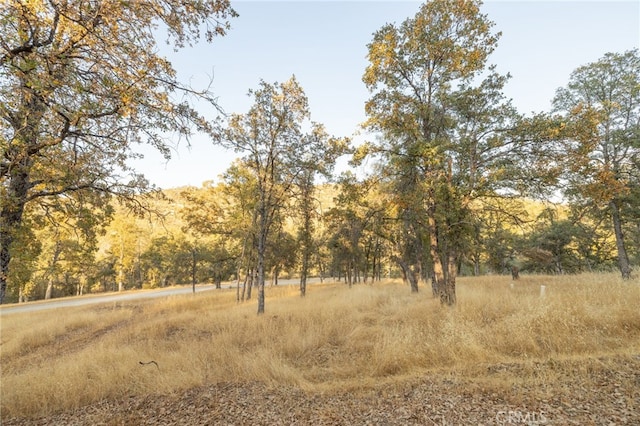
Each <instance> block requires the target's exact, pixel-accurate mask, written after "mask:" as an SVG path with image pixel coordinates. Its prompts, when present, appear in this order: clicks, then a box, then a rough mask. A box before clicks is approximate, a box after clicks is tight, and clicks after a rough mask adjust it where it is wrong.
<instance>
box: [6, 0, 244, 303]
mask: <svg viewBox="0 0 640 426" xmlns="http://www.w3.org/2000/svg"><path fill="white" fill-rule="evenodd" d="M235 15H236V13H235V11H234V10H233V9H232V8H231V7H230V5H229V2H228V0H202V1H198V2H184V1H181V0H138V1H128V2H124V1H116V0H93V1H75V0H46V1H45V0H39V1H27V2H25V1H21V0H6V1H3V2H2V3H1V4H0V123H1V124H0V178H1V179H2V182H1V184H0V196H1V197H0V200H1V201H2V204H1V206H0V301H1V300H2V298H3V296H4V293H5V290H6V285H7V276H8V274H9V266H10V263H11V262H10V261H11V257H12V245H13V242H14V240H15V238H16V235H17V234H18V233H19V232H20V228H21V226H22V222H23V213H24V210H25V206H27V204H29V203H37V202H40V201H42V200H47V199H51V198H57V197H64V196H65V194H68V193H70V192H78V191H86V192H91V191H98V192H101V193H103V194H107V195H116V196H121V197H131V196H133V195H134V194H136V193H139V192H141V191H145V190H146V189H147V187H148V183H147V181H146V180H145V179H144V178H143V177H142V176H140V175H139V174H137V173H135V171H134V170H132V169H131V168H130V166H129V163H128V160H129V159H130V158H134V157H136V156H137V154H136V147H137V146H138V145H139V144H149V145H152V146H153V147H155V148H157V149H158V150H160V152H162V153H163V154H164V155H165V156H166V157H167V158H168V157H169V156H170V152H171V151H170V146H171V144H172V140H175V139H176V135H178V136H182V137H188V136H189V135H190V134H191V132H192V131H193V130H194V129H197V130H204V131H209V130H210V128H209V126H208V124H207V122H206V120H205V119H204V118H203V117H202V116H201V115H200V114H199V113H198V112H197V111H196V110H195V109H194V108H193V107H192V106H191V98H198V99H201V100H205V101H208V102H209V103H210V104H212V105H213V106H214V107H215V106H216V102H215V99H214V98H213V96H212V95H211V94H210V93H209V92H208V91H206V90H204V91H197V90H194V89H191V88H189V87H187V86H185V85H183V84H181V83H180V81H179V80H178V79H177V76H176V72H175V70H174V69H173V67H172V65H171V63H170V62H169V61H168V60H167V59H166V58H164V57H162V56H161V55H160V54H159V53H158V46H157V43H156V36H157V34H159V33H160V31H161V30H162V31H165V32H166V34H167V42H168V43H170V44H172V45H173V47H174V48H176V49H178V48H181V47H183V46H185V45H189V44H190V43H192V42H194V41H195V40H197V39H198V38H199V37H200V36H201V35H202V34H204V36H205V37H206V39H207V41H211V40H212V39H213V38H214V37H215V36H218V35H223V34H225V32H226V31H227V30H228V20H229V19H230V18H231V17H233V16H235Z"/></svg>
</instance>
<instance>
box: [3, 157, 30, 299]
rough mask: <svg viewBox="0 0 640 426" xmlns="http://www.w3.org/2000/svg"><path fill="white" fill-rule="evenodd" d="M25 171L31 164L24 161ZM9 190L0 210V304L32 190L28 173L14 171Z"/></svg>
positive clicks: (4, 293)
mask: <svg viewBox="0 0 640 426" xmlns="http://www.w3.org/2000/svg"><path fill="white" fill-rule="evenodd" d="M24 162H25V163H26V164H24V168H25V169H29V166H30V162H28V160H24ZM11 173H12V174H11V177H10V178H9V185H8V188H7V197H6V199H4V200H3V203H2V209H1V210H0V304H2V303H3V301H4V297H5V295H6V292H7V279H8V277H9V263H11V251H10V249H11V245H12V244H13V242H14V239H15V234H16V232H18V231H19V229H20V224H21V223H22V214H23V213H24V206H25V204H26V202H27V201H26V200H27V192H28V191H29V188H30V182H29V175H28V172H27V171H21V170H17V171H15V172H14V171H12V172H11Z"/></svg>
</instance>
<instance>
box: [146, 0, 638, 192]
mask: <svg viewBox="0 0 640 426" xmlns="http://www.w3.org/2000/svg"><path fill="white" fill-rule="evenodd" d="M231 3H232V6H233V7H234V9H235V10H236V11H237V12H238V13H239V14H240V16H239V17H238V18H236V19H234V20H233V21H232V24H231V25H232V29H231V30H230V31H229V33H228V34H227V36H225V37H222V38H218V39H215V40H214V42H213V44H206V43H201V44H198V45H197V46H194V47H193V48H189V49H185V50H183V51H180V52H178V53H174V52H172V51H171V50H170V49H167V50H166V51H165V50H163V53H166V55H167V56H168V57H169V59H170V60H171V61H172V62H173V64H174V67H175V68H176V69H177V71H178V74H179V76H180V78H181V79H182V80H183V81H186V82H190V83H191V85H192V86H194V87H196V88H203V87H205V86H206V84H207V83H208V82H209V77H210V76H212V75H213V86H212V90H213V91H214V93H215V94H216V95H217V96H218V101H219V104H220V106H221V107H222V108H223V109H224V110H225V111H227V112H237V113H244V112H246V111H247V110H248V108H249V107H250V105H251V99H250V98H249V97H247V96H246V93H247V91H248V90H249V89H251V88H256V87H257V84H258V82H259V80H260V79H264V80H265V81H267V82H271V83H273V82H275V81H278V82H282V81H285V80H287V79H288V78H289V77H290V76H291V75H292V74H295V76H296V78H297V79H298V81H299V82H300V84H301V85H302V87H303V88H304V90H305V92H306V94H307V97H308V98H309V104H310V109H311V118H312V120H314V121H317V122H320V123H323V124H324V125H325V126H326V127H327V129H328V131H329V132H330V133H332V134H334V135H335V136H352V135H353V134H354V132H356V130H357V128H358V124H359V123H361V122H362V121H364V119H365V115H364V102H365V101H366V100H367V99H368V97H369V94H368V92H367V90H366V88H365V86H364V84H363V83H362V80H361V79H362V74H363V73H364V69H365V68H366V66H367V60H366V53H367V48H366V45H367V44H368V43H369V42H370V41H371V39H372V34H373V33H374V32H375V31H376V30H378V29H379V28H380V27H381V26H382V25H384V24H385V23H387V22H395V23H397V24H399V23H401V22H402V21H403V20H404V19H406V18H408V17H412V16H414V14H415V13H416V11H417V10H418V8H419V6H420V2H416V1H351V2H344V1H335V0H334V1H321V2H318V1H303V0H299V1H281V2H274V1H235V2H234V1H233V0H232V1H231ZM482 10H483V13H485V14H487V15H488V16H489V18H490V19H491V20H492V21H493V22H495V24H496V25H495V27H494V30H495V31H501V32H502V37H501V39H500V42H499V45H498V48H497V49H496V51H495V52H494V54H493V55H492V57H491V58H490V63H493V64H496V65H497V66H498V71H499V72H501V73H507V72H509V73H510V74H511V75H512V78H511V81H510V82H509V84H508V86H507V88H506V95H507V96H508V97H510V98H512V99H513V102H514V105H516V107H518V109H519V110H520V111H521V112H523V113H530V112H532V111H535V112H540V111H548V110H549V109H550V102H551V99H552V98H553V95H554V93H555V90H556V89H557V88H558V87H561V86H564V85H565V84H566V83H567V81H568V78H569V75H570V73H571V72H572V71H573V70H574V69H575V68H577V67H578V66H580V65H584V64H587V63H589V62H593V61H596V60H598V59H599V58H600V57H602V56H603V55H604V54H605V53H606V52H623V51H626V50H629V49H633V48H637V47H639V46H640V2H639V1H637V0H635V1H629V0H627V1H620V2H616V1H546V2H543V1H516V0H512V1H486V2H485V4H484V6H483V9H482ZM162 48H163V49H164V47H162ZM203 113H205V114H208V115H211V116H212V117H213V115H214V114H215V112H214V111H209V110H203ZM355 140H356V141H361V140H363V136H359V137H356V139H355ZM144 155H145V158H144V159H143V160H140V161H137V162H135V163H134V165H135V167H136V169H137V170H138V171H140V172H142V173H144V174H145V175H146V176H147V178H149V179H150V180H151V181H152V182H153V183H155V184H156V185H158V186H160V187H162V188H171V187H177V186H183V185H194V186H200V185H201V184H202V182H204V181H206V180H217V177H218V175H220V174H221V173H222V172H224V170H225V169H226V168H227V167H228V166H229V165H230V163H231V161H232V160H233V159H234V158H235V157H236V154H234V153H233V152H227V151H225V150H224V149H222V148H219V147H214V146H213V144H212V143H211V142H210V141H209V140H208V139H207V138H206V137H203V136H196V137H194V138H193V140H192V144H191V147H190V148H188V147H187V146H186V144H184V143H182V144H181V145H180V146H179V148H178V149H177V151H176V152H175V153H174V156H173V158H172V159H171V160H170V161H169V162H168V163H166V162H165V161H164V159H163V158H162V157H161V156H160V155H159V154H156V153H155V152H153V151H151V150H148V149H145V150H144ZM342 167H344V164H343V166H342Z"/></svg>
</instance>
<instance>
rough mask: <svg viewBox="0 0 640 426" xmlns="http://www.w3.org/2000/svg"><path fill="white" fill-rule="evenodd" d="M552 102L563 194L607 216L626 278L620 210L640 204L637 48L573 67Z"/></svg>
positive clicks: (639, 63)
mask: <svg viewBox="0 0 640 426" xmlns="http://www.w3.org/2000/svg"><path fill="white" fill-rule="evenodd" d="M554 106H555V109H556V111H559V112H562V113H563V114H564V119H565V120H566V124H567V126H566V130H565V133H564V135H565V139H564V145H563V148H564V149H565V151H566V159H567V160H568V161H567V167H566V171H567V173H566V178H567V179H566V181H567V185H566V190H565V195H566V196H567V197H568V198H569V200H570V201H571V202H572V204H574V206H576V205H582V206H583V207H584V208H587V209H589V210H590V211H591V212H592V213H595V214H596V215H597V214H606V215H608V216H609V218H610V221H611V226H612V228H613V231H614V234H615V240H616V249H617V257H618V268H619V269H620V273H621V274H622V278H624V279H629V277H630V275H631V265H630V263H629V256H628V254H627V248H626V244H627V242H626V241H625V236H624V232H623V229H624V227H625V212H628V213H627V214H628V215H629V216H628V217H633V213H632V212H634V211H635V212H637V211H638V210H639V209H640V197H639V196H638V194H640V191H639V190H638V184H639V182H640V171H639V170H640V167H639V166H640V142H639V141H640V52H639V51H638V49H635V50H631V51H628V52H625V53H607V54H606V55H604V56H603V57H602V58H601V59H599V60H598V61H596V62H593V63H590V64H587V65H584V66H581V67H579V68H577V69H576V70H575V71H574V72H573V73H572V74H571V76H570V78H569V83H568V84H567V87H565V88H561V89H559V90H558V92H557V94H556V97H555V99H554Z"/></svg>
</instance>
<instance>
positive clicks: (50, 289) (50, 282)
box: [44, 276, 53, 300]
mask: <svg viewBox="0 0 640 426" xmlns="http://www.w3.org/2000/svg"><path fill="white" fill-rule="evenodd" d="M51 296H53V277H52V276H50V277H49V279H48V280H47V290H46V291H45V292H44V300H49V299H51Z"/></svg>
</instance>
